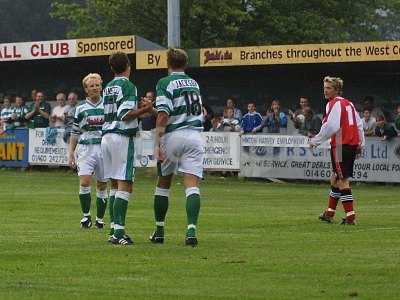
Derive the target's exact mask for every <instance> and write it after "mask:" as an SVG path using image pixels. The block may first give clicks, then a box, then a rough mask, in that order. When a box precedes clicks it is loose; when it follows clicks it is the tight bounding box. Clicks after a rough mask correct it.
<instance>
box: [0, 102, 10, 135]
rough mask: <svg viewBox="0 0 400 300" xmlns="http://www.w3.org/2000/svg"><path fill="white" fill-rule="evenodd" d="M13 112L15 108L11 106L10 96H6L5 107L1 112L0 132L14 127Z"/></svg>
mask: <svg viewBox="0 0 400 300" xmlns="http://www.w3.org/2000/svg"><path fill="white" fill-rule="evenodd" d="M12 113H13V108H12V107H11V101H10V98H8V97H5V98H4V99H3V108H2V110H1V112H0V125H1V126H0V134H1V133H2V132H4V131H6V130H8V129H11V128H12V119H11V117H12Z"/></svg>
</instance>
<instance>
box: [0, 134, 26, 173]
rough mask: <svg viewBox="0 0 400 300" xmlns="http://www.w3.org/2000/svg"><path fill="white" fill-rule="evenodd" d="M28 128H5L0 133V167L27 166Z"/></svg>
mask: <svg viewBox="0 0 400 300" xmlns="http://www.w3.org/2000/svg"><path fill="white" fill-rule="evenodd" d="M28 151H29V130H28V129H26V128H21V129H14V130H7V131H6V132H4V133H3V134H1V135H0V167H15V168H26V167H27V166H28Z"/></svg>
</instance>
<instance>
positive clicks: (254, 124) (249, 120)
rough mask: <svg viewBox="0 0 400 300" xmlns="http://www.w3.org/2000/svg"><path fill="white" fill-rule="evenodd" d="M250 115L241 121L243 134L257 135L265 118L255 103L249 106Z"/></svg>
mask: <svg viewBox="0 0 400 300" xmlns="http://www.w3.org/2000/svg"><path fill="white" fill-rule="evenodd" d="M247 110H248V113H247V114H245V115H244V116H243V118H242V120H241V124H240V127H241V128H242V129H241V132H242V133H256V132H257V131H258V130H259V129H260V128H261V123H262V121H263V118H262V117H261V115H260V114H259V113H258V112H257V111H256V104H255V102H250V103H249V104H247Z"/></svg>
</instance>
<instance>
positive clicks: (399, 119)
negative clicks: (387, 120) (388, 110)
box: [394, 104, 400, 131]
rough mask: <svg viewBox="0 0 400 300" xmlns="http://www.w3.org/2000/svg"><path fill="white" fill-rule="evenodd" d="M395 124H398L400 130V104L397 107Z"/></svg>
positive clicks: (397, 127)
mask: <svg viewBox="0 0 400 300" xmlns="http://www.w3.org/2000/svg"><path fill="white" fill-rule="evenodd" d="M394 124H395V126H396V129H397V130H398V131H400V104H399V105H397V108H396V117H395V120H394Z"/></svg>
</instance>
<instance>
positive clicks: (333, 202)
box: [325, 186, 340, 217]
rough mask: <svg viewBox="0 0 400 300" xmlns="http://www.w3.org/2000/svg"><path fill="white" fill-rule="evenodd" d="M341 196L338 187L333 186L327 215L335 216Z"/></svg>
mask: <svg viewBox="0 0 400 300" xmlns="http://www.w3.org/2000/svg"><path fill="white" fill-rule="evenodd" d="M339 198H340V191H339V189H338V188H335V187H333V186H332V187H331V192H330V193H329V200H328V209H327V210H326V211H325V214H326V216H328V217H333V216H334V215H335V211H336V206H337V204H338V201H339Z"/></svg>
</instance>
